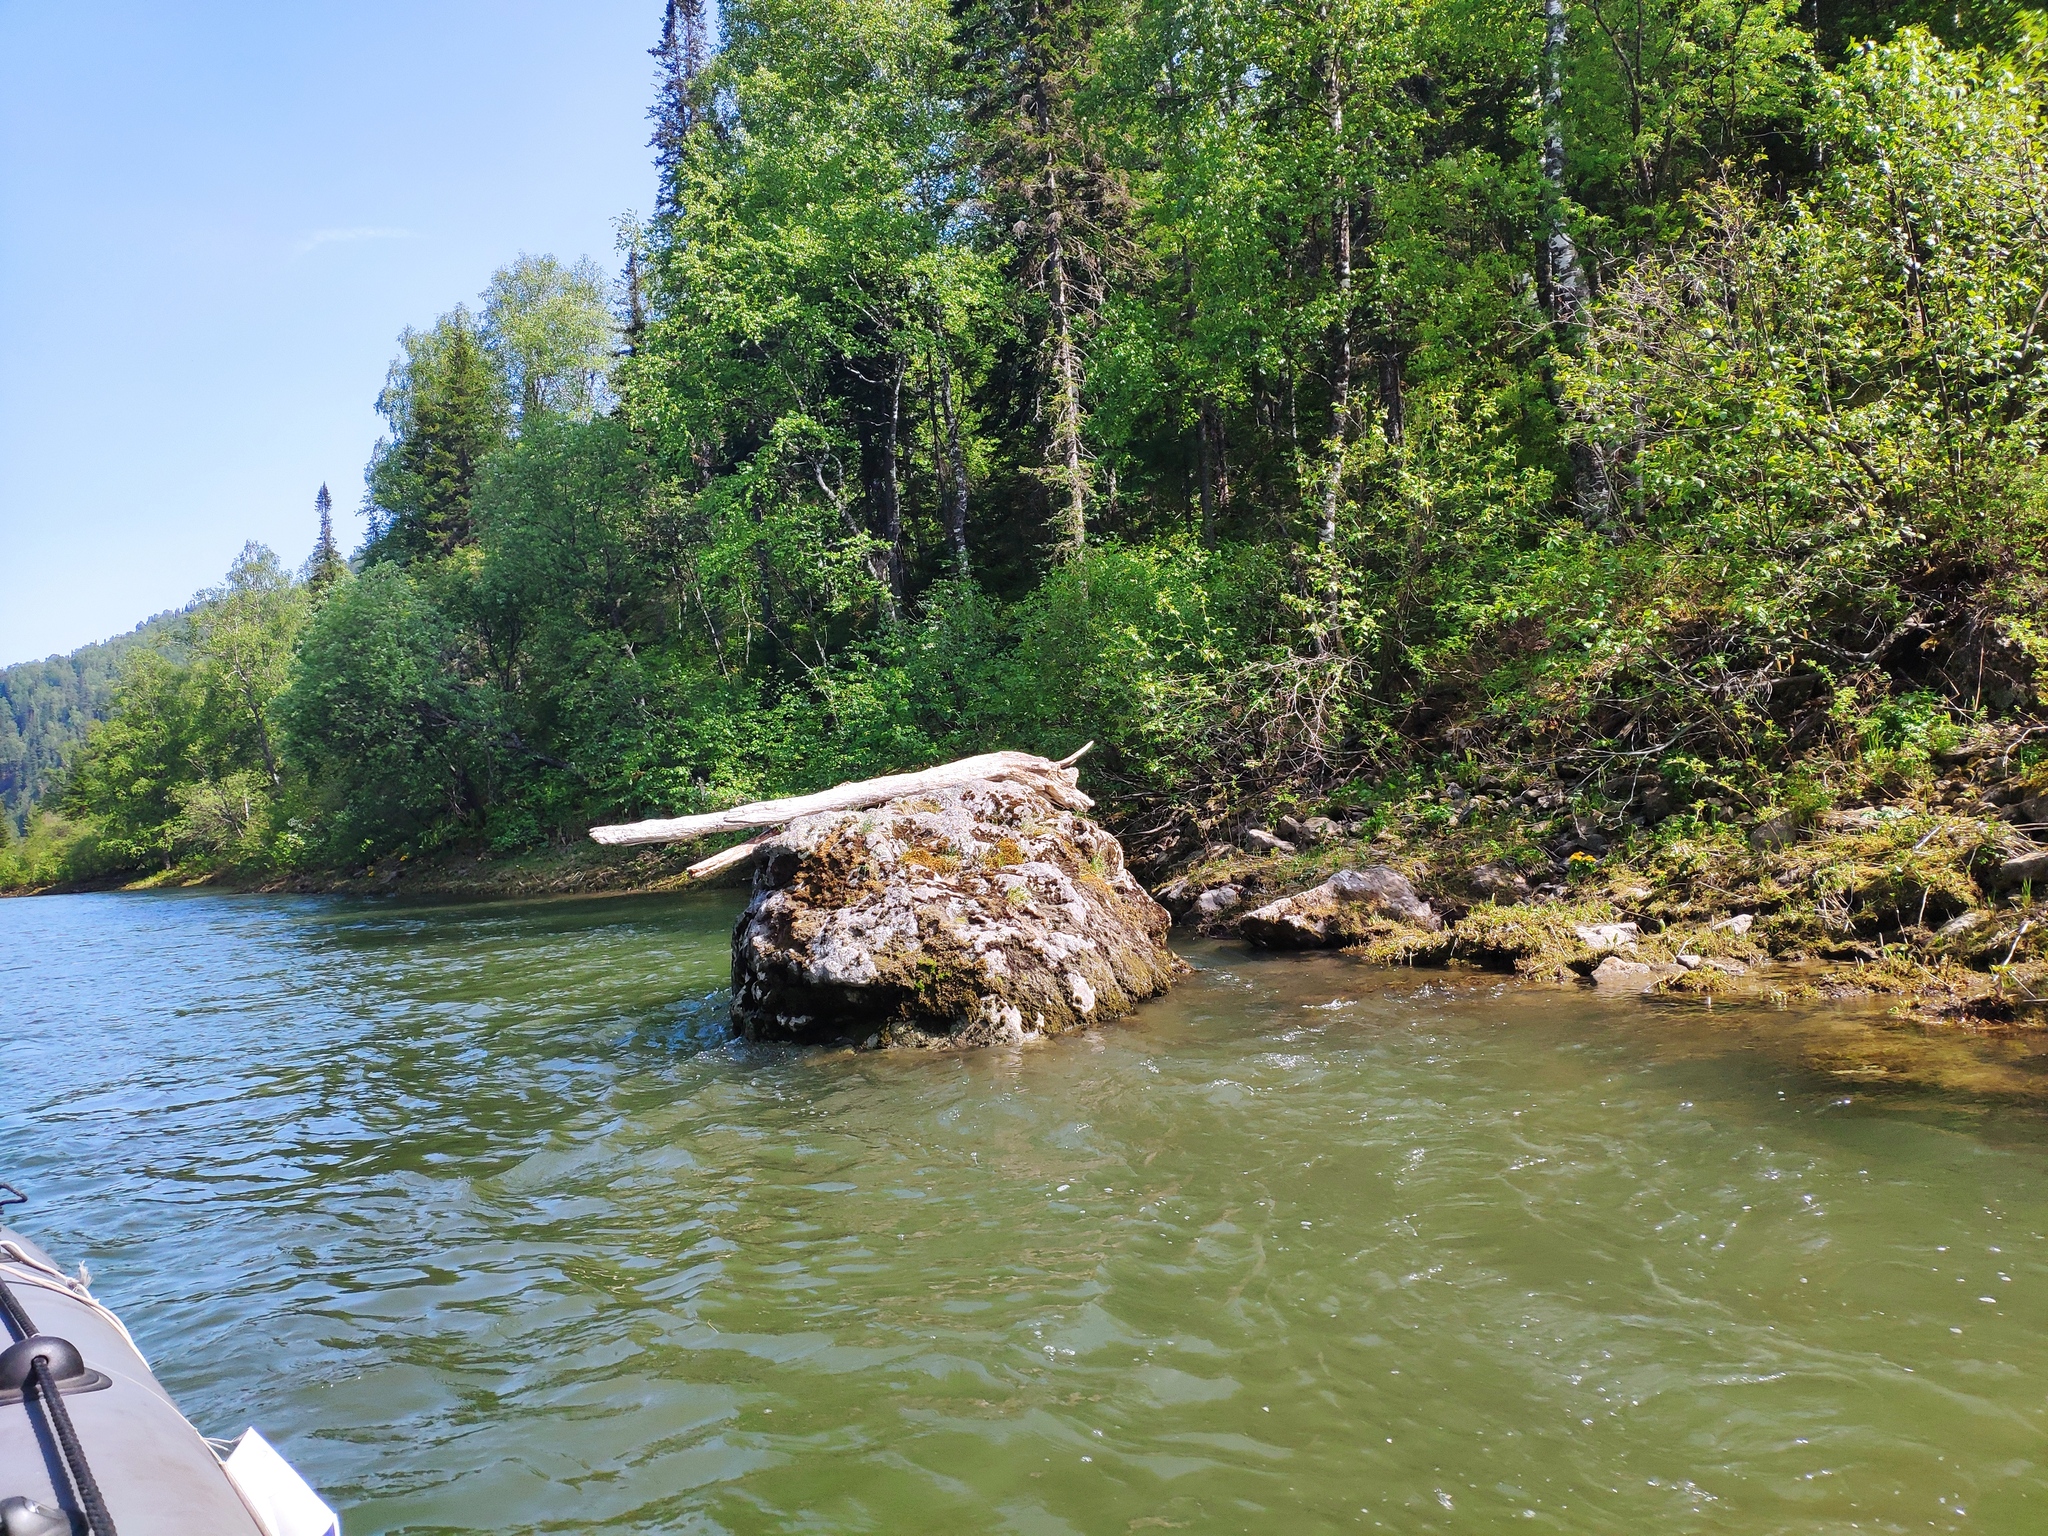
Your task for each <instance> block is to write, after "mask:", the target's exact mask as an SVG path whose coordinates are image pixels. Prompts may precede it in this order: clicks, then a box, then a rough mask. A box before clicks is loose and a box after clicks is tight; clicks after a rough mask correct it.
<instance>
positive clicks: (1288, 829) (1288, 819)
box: [1273, 816, 1308, 848]
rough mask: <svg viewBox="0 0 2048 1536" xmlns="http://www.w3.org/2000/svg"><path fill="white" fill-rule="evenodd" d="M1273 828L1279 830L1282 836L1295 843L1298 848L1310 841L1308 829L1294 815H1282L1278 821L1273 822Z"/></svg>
mask: <svg viewBox="0 0 2048 1536" xmlns="http://www.w3.org/2000/svg"><path fill="white" fill-rule="evenodd" d="M1273 830H1274V831H1275V832H1278V833H1279V834H1280V836H1281V837H1282V838H1284V839H1286V840H1287V841H1288V842H1290V843H1292V844H1294V846H1295V847H1297V848H1299V847H1300V846H1301V845H1302V844H1303V843H1305V842H1307V841H1308V833H1307V831H1306V829H1305V828H1303V826H1302V824H1301V823H1300V822H1298V821H1296V820H1295V819H1294V818H1293V817H1292V816H1282V817H1281V818H1280V819H1279V820H1278V821H1276V822H1274V823H1273Z"/></svg>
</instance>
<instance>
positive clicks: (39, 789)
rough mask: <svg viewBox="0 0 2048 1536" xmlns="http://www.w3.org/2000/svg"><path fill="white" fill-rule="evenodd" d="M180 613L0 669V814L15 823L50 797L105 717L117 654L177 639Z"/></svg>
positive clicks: (179, 611) (117, 672) (20, 821)
mask: <svg viewBox="0 0 2048 1536" xmlns="http://www.w3.org/2000/svg"><path fill="white" fill-rule="evenodd" d="M184 616H185V615H184V611H183V610H177V611H173V612H169V613H160V614H158V615H157V616H156V617H155V618H153V619H145V620H144V621H143V622H142V623H140V624H138V625H136V626H135V628H133V629H132V630H130V631H129V632H128V633H127V634H125V635H116V636H115V637H114V638H113V639H111V640H101V641H98V642H97V643H95V644H93V645H82V646H80V647H79V648H78V649H77V650H75V651H73V652H72V653H71V654H70V655H68V656H49V657H45V658H44V659H43V660H41V661H24V662H21V663H18V664H17V665H15V666H11V667H0V814H4V815H6V816H9V817H11V818H12V819H13V820H14V822H15V824H16V826H17V827H18V826H20V825H21V824H22V822H24V821H25V820H26V819H27V816H28V813H29V812H30V811H32V810H34V809H35V807H36V804H37V802H38V801H40V800H41V799H42V798H43V797H44V796H45V795H47V794H49V793H50V792H51V791H52V790H53V789H54V788H55V787H56V784H57V778H58V775H59V773H60V771H61V770H62V768H63V765H64V763H65V761H66V759H67V758H68V756H69V755H70V753H71V751H72V750H73V748H75V747H76V746H77V744H78V743H79V742H81V741H83V740H84V739H85V733H86V731H87V730H88V729H90V728H91V726H92V724H93V722H94V721H96V720H104V719H106V717H107V708H108V705H109V703H110V702H111V700H112V697H113V691H114V679H115V677H116V676H117V675H118V674H119V671H120V665H121V658H122V657H123V656H125V655H126V654H127V653H128V652H130V651H132V650H135V649H136V648H137V647H140V646H155V647H162V646H165V645H167V644H172V643H175V638H176V634H177V625H178V623H179V621H180V620H181V619H183V618H184Z"/></svg>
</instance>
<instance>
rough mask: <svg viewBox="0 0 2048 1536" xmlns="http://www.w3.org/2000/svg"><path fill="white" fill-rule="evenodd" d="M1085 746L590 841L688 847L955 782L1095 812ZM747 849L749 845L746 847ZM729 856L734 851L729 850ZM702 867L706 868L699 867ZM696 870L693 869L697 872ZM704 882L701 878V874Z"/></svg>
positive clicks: (643, 825)
mask: <svg viewBox="0 0 2048 1536" xmlns="http://www.w3.org/2000/svg"><path fill="white" fill-rule="evenodd" d="M1094 745H1095V743H1094V742H1092V741H1091V742H1089V743H1088V746H1086V747H1083V748H1081V751H1080V752H1076V753H1074V754H1073V755H1072V756H1070V757H1064V758H1061V759H1060V760H1059V761H1058V762H1053V761H1051V760H1050V759H1048V758H1043V757H1037V756H1034V755H1033V754H1031V753H1029V752H985V753H983V754H982V755H981V756H979V757H963V758H961V759H960V761H958V762H956V763H941V764H940V765H939V766H938V767H936V768H926V769H924V770H923V771H921V772H918V773H892V774H886V775H884V776H883V777H882V778H879V779H860V780H856V781H855V782H853V783H850V784H840V785H837V786H835V787H834V788H832V789H827V790H821V791H820V792H819V793H817V794H815V795H795V796H792V797H790V798H789V799H785V800H756V801H753V802H752V803H751V804H748V805H736V806H734V807H733V808H732V809H731V810H726V811H710V812H707V813H705V814H704V815H701V816H677V817H672V818H670V819H668V820H662V821H632V822H626V823H624V824H622V825H619V826H607V827H592V828H591V829H590V836H591V838H592V839H593V840H594V841H596V842H600V843H603V844H605V845H606V846H607V847H612V848H619V847H626V846H629V845H631V844H635V843H683V842H688V841H690V840H691V839H693V838H699V837H709V836H712V835H713V834H715V833H719V832H742V831H746V830H748V829H749V828H756V827H779V826H782V825H783V824H784V823H786V822H791V821H795V820H796V819H797V818H798V817H799V816H813V815H816V814H817V813H818V812H820V811H859V810H865V809H866V808H867V807H869V806H871V805H880V804H882V803H883V802H884V801H886V800H894V799H896V798H898V797H899V796H902V795H915V794H918V793H920V792H922V791H925V790H933V789H946V788H950V787H951V786H953V785H955V784H971V783H973V782H974V781H975V780H977V779H1021V780H1025V781H1027V782H1029V783H1031V784H1033V785H1035V786H1036V787H1037V788H1039V789H1042V790H1044V791H1045V792H1046V793H1047V794H1048V795H1050V796H1051V797H1052V799H1053V800H1054V801H1055V802H1057V803H1058V804H1060V805H1062V806H1064V807H1065V808H1066V809H1068V810H1070V811H1086V810H1092V809H1093V808H1094V806H1095V802H1094V801H1093V800H1091V799H1089V798H1088V797H1087V796H1086V795H1084V794H1082V793H1081V791H1080V790H1079V789H1077V788H1075V783H1076V781H1077V780H1078V779H1079V777H1080V774H1079V771H1078V770H1077V769H1076V768H1075V767H1074V764H1075V763H1076V762H1078V761H1080V758H1081V754H1082V753H1083V752H1086V751H1087V750H1088V747H1092V746H1094ZM743 846H746V845H743ZM727 852H732V850H730V849H728V850H727ZM723 857H724V855H722V854H715V855H713V857H712V858H711V859H707V860H705V861H703V862H704V863H705V864H713V863H715V861H716V860H718V859H720V858H723ZM738 862H739V858H737V857H735V858H733V859H732V860H730V861H729V862H727V863H723V864H717V865H716V868H714V869H712V870H709V871H706V872H707V873H713V874H715V873H716V872H717V870H718V869H726V868H730V867H731V865H732V864H736V863H738ZM699 867H701V866H699ZM697 872H698V871H697V868H693V869H692V870H691V873H692V874H697ZM700 878H701V876H700Z"/></svg>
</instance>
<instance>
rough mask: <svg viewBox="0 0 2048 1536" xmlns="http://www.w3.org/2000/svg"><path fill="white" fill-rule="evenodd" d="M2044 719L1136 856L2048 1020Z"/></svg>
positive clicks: (525, 883) (614, 876)
mask: <svg viewBox="0 0 2048 1536" xmlns="http://www.w3.org/2000/svg"><path fill="white" fill-rule="evenodd" d="M2039 735H2040V733H2039V729H2038V728H2035V729H2034V730H2026V729H2022V728H2009V729H2005V730H2002V731H1985V732H1981V733H1979V734H1978V735H1976V736H1975V737H1972V738H1970V739H1968V740H1966V741H1963V742H1959V743H1956V744H1954V745H1952V746H1951V747H1950V748H1949V749H1948V750H1946V751H1943V752H1941V753H1938V754H1936V755H1934V756H1932V757H1930V758H1927V759H1925V760H1924V761H1923V762H1921V763H1919V764H1917V765H1908V768H1907V769H1906V770H1905V771H1900V770H1898V769H1897V768H1893V769H1892V770H1890V771H1889V772H1887V773H1884V774H1878V775H1865V776H1862V777H1860V778H1859V777H1855V776H1853V775H1847V774H1843V775H1838V776H1837V777H1835V778H1834V779H1832V780H1830V779H1829V778H1828V777H1827V776H1826V775H1825V774H1822V773H1818V772H1815V773H1813V774H1810V775H1809V776H1807V777H1805V778H1803V779H1800V780H1787V781H1780V782H1779V783H1777V784H1776V785H1773V786H1770V787H1769V788H1768V789H1765V790H1763V791H1761V792H1759V793H1757V794H1755V795H1753V796H1751V797H1750V798H1749V799H1747V800H1745V799H1742V798H1740V797H1738V796H1737V795H1735V794H1733V793H1731V792H1729V791H1728V790H1726V789H1725V788H1715V789H1710V790H1709V792H1707V793H1701V794H1696V795H1695V796H1693V797H1692V798H1691V799H1690V800H1689V801H1686V802H1684V803H1681V801H1680V800H1679V797H1678V796H1677V795H1676V794H1674V793H1673V792H1672V790H1671V789H1670V788H1669V787H1668V785H1667V783H1666V781H1665V780H1664V779H1662V778H1642V779H1638V780H1637V781H1636V783H1635V784H1633V785H1631V786H1630V787H1629V789H1628V790H1627V791H1625V792H1621V793H1607V792H1603V790H1602V789H1601V788H1600V787H1599V786H1596V785H1591V784H1587V783H1583V782H1582V783H1577V784H1572V783H1568V782H1566V781H1565V780H1564V779H1562V778H1560V777H1559V776H1558V775H1556V774H1555V773H1552V772H1546V771H1544V770H1541V769H1537V768H1530V767H1527V766H1522V765H1512V764H1503V765H1487V764H1484V763H1476V762H1467V763H1464V764H1460V765H1457V766H1455V767H1454V768H1452V769H1451V771H1449V772H1446V773H1443V774H1440V775H1438V776H1435V777H1430V778H1421V777H1418V778H1416V779H1413V780H1412V781H1410V782H1406V783H1386V784H1380V785H1375V786H1371V787H1369V788H1368V787H1362V786H1354V787H1353V790H1352V792H1350V793H1348V794H1346V795H1340V796H1337V797H1333V798H1332V799H1330V800H1327V801H1323V802H1320V803H1314V804H1310V803H1302V802H1292V801H1281V802H1276V803H1273V804H1270V805H1269V806H1267V807H1266V809H1265V810H1264V811H1263V812H1261V813H1260V814H1258V815H1255V816H1250V817H1247V816H1243V815H1240V816H1239V817H1237V818H1235V819H1234V820H1233V821H1232V822H1230V823H1228V824H1226V825H1221V826H1214V827H1211V828H1209V829H1208V831H1207V833H1206V834H1205V833H1204V832H1203V831H1202V830H1201V829H1200V828H1199V825H1198V824H1196V823H1195V822H1194V820H1193V818H1192V817H1188V818H1185V819H1184V821H1183V828H1182V831H1181V833H1180V834H1179V841H1178V842H1176V843H1173V844H1170V845H1169V846H1166V847H1164V848H1156V847H1155V848H1152V849H1146V850H1141V849H1138V848H1136V847H1134V848H1133V850H1132V853H1133V860H1134V863H1135V864H1136V866H1137V868H1138V869H1139V872H1140V873H1141V874H1143V875H1144V876H1145V877H1146V881H1147V884H1148V886H1149V887H1150V888H1151V889H1152V890H1153V891H1154V892H1155V893H1156V894H1157V895H1158V896H1159V897H1160V899H1161V900H1162V901H1163V902H1164V903H1165V904H1166V905H1167V906H1168V907H1169V908H1170V909H1171V910H1172V911H1173V912H1174V914H1175V918H1176V921H1177V926H1178V927H1179V929H1180V931H1182V932H1183V933H1186V932H1190V931H1193V932H1199V933H1203V934H1207V935H1210V936H1217V937H1227V936H1230V935H1231V934H1233V933H1234V932H1235V928H1236V923H1237V921H1238V919H1240V918H1241V917H1242V916H1243V915H1244V914H1245V913H1247V912H1249V911H1251V910H1253V909H1255V908H1257V907H1258V906H1260V905H1261V904H1262V903H1265V902H1268V901H1271V900H1274V899H1277V898H1279V897H1283V896H1287V895H1290V894H1293V893H1295V892H1299V891H1302V890H1305V889H1307V888H1309V887H1311V886H1313V885H1316V884H1318V883H1319V882H1321V881H1322V880H1324V879H1326V878H1328V877H1329V875H1331V874H1332V873H1334V872H1335V871H1337V870H1339V869H1345V868H1358V867H1362V866H1365V865H1370V864H1385V865H1387V866H1389V867H1391V868H1393V869H1395V870H1397V871H1398V872H1400V873H1401V874H1403V875H1405V876H1406V877H1407V878H1408V879H1409V880H1411V881H1412V882H1413V883H1414V885H1415V886H1416V888H1417V890H1418V891H1419V892H1421V893H1422V894H1423V895H1424V896H1426V897H1427V898H1428V899H1429V900H1430V901H1431V902H1432V903H1433V904H1434V905H1435V907H1436V909H1437V911H1439V912H1440V913H1442V914H1443V915H1444V917H1445V919H1446V921H1445V926H1444V928H1443V931H1442V932H1441V933H1424V932H1422V931H1420V930H1417V929H1411V928H1407V927H1404V926H1403V925H1401V924H1399V923H1396V922H1392V921H1387V922H1385V923H1383V924H1382V925H1380V931H1376V932H1375V933H1374V934H1373V935H1372V936H1371V937H1370V938H1368V940H1367V941H1366V942H1365V943H1363V944H1360V945H1356V946H1354V947H1353V949H1352V950H1351V951H1350V952H1351V953H1352V954H1354V955H1356V956H1358V957H1360V958H1363V959H1365V960H1368V961H1373V962H1378V963H1384V964H1394V965H1405V966H1421V967H1440V968H1444V969H1446V970H1451V971H1480V972H1496V973H1502V974H1512V975H1515V976H1518V977H1521V978H1523V979H1526V980H1530V981H1540V982H1553V983H1566V984H1575V985H1576V984H1580V983H1581V982H1583V981H1586V980H1590V981H1592V982H1593V983H1594V984H1595V985H1597V986H1599V987H1600V988H1602V989H1603V990H1608V989H1619V990H1623V991H1628V990H1634V991H1653V992H1658V993H1664V994H1677V995H1692V996H1699V997H1706V998H1713V997H1724V998H1728V997H1735V996H1743V995H1747V996H1757V997H1764V998H1769V999H1773V1000H1791V999H1820V998H1832V999H1845V998H1853V997H1876V998H1880V999H1885V1000H1887V1001H1888V1005H1889V1006H1890V1007H1891V1008H1892V1009H1893V1011H1894V1012H1896V1013H1897V1014H1898V1015H1900V1016H1901V1017H1905V1018H1910V1019H1913V1020H1916V1021H1919V1022H1921V1023H1927V1024H1934V1025H1939V1026H1946V1027H1960V1028H1967V1029H2005V1028H2038V1027H2048V903H2044V901H2043V900H2042V897H2043V895H2044V894H2048V849H2044V848H2043V846H2042V843H2043V840H2044V837H2048V751H2044V750H2043V746H2044V745H2048V743H2041V742H2040V741H2039ZM1361 788H1363V792H1360V790H1361ZM706 851H707V850H706V847H705V846H704V845H700V844H690V845H682V846H679V847H673V848H669V847H638V848H624V849H617V848H603V847H599V846H597V845H595V844H590V843H568V842H564V843H551V844H548V845H546V846H543V847H541V848H537V849H532V850H528V851H524V852H519V853H516V854H511V855H502V854H493V853H491V852H489V851H488V850H485V849H481V848H470V849H451V850H443V851H441V852H438V853H435V854H432V855H428V856H422V857H417V858H414V857H409V856H404V855H397V856H392V857H389V858H386V859H383V860H380V861H378V862H377V863H376V864H374V865H371V866H368V867H366V868H363V869H358V870H350V871H292V872H288V873H281V872H276V871H263V870H256V871H250V870H238V869H232V868H228V869H220V868H197V869H194V868H183V869H173V870H169V871H163V872H158V873H154V874H151V875H149V876H147V877H145V878H142V879H139V880H122V879H120V878H118V877H117V878H110V879H104V880H100V881H93V882H75V883H72V884H69V885H67V886H62V887H45V889H46V890H60V889H70V890H76V889H84V888H99V889H108V888H118V889H129V890H151V889H166V888H195V887H196V888H212V889H223V890H238V891H249V892H262V893H316V892H324V893H339V894H352V895H371V896H377V895H392V896H395V895H403V896H407V897H422V898H429V899H448V900H501V899H507V898H532V897H548V896H578V895H618V894H630V893H643V894H644V893H660V892H671V891H677V890H681V889H684V888H687V887H692V886H693V885H695V884H696V882H693V881H691V879H690V877H689V875H688V873H687V870H688V866H689V864H690V863H691V862H692V861H693V860H695V859H697V858H700V857H702V855H703V854H704V853H705V852H706ZM1147 855H1149V861H1145V859H1146V856H1147ZM745 878H746V876H745V871H744V869H741V870H737V871H734V872H731V873H729V874H727V875H726V876H724V877H723V879H724V880H725V881H727V882H738V881H742V880H744V879H745Z"/></svg>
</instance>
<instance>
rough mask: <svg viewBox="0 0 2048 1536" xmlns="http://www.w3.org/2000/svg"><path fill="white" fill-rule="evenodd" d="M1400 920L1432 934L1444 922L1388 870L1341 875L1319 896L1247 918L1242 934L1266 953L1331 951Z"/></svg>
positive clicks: (1303, 896) (1312, 893)
mask: <svg viewBox="0 0 2048 1536" xmlns="http://www.w3.org/2000/svg"><path fill="white" fill-rule="evenodd" d="M1389 917H1391V918H1394V919H1396V920H1398V921H1400V922H1404V923H1409V924H1412V925H1414V926H1415V927H1417V928H1422V929H1426V930H1428V931H1429V932H1431V933H1435V932H1437V931H1439V930H1440V929H1441V928H1442V927H1443V925H1444V922H1443V919H1442V918H1440V917H1438V916H1437V915H1436V913H1435V912H1433V911H1431V910H1430V905H1429V903H1428V902H1426V901H1424V900H1423V899H1422V898H1421V897H1420V896H1417V895H1416V894H1415V887H1414V886H1412V885H1410V884H1409V883H1408V880H1407V878H1406V877H1405V876H1403V875H1400V874H1398V873H1396V872H1395V871H1393V870H1391V869H1389V868H1387V867H1386V865H1384V864H1375V865H1373V866H1372V867H1371V868H1370V869H1345V870H1339V871H1338V872H1337V873H1336V874H1334V875H1332V876H1330V878H1329V879H1327V880H1325V881H1324V882H1323V883H1322V884H1321V885H1319V886H1316V887H1315V888H1314V889H1313V890H1307V891H1303V892H1301V893H1300V894H1299V895H1297V896H1283V897H1281V898H1280V900H1278V901H1270V902H1267V903H1266V905H1265V906H1263V907H1260V908H1258V909H1257V910H1256V911H1252V912H1247V913H1246V914H1245V915H1244V916H1243V917H1242V918H1241V919H1240V920H1239V921H1238V925H1237V931H1238V933H1239V934H1240V935H1242V936H1243V937H1244V938H1245V939H1247V940H1249V941H1250V942H1251V943H1253V944H1257V945H1259V946H1260V947H1261V948H1264V949H1331V948H1335V947H1336V946H1338V945H1340V944H1358V943H1362V942H1364V941H1365V940H1366V939H1367V938H1369V937H1372V936H1373V935H1374V932H1375V930H1374V928H1373V920H1374V919H1376V918H1389Z"/></svg>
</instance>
